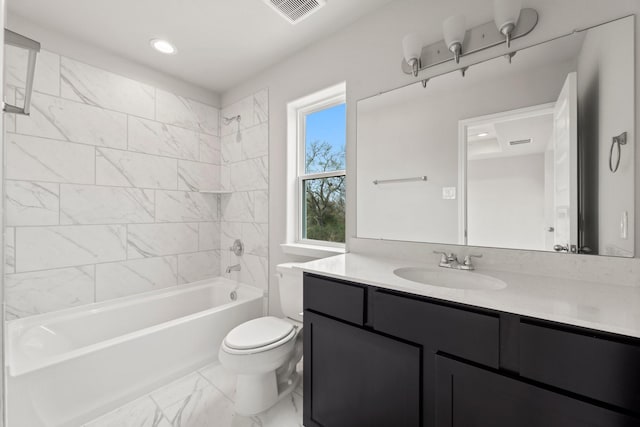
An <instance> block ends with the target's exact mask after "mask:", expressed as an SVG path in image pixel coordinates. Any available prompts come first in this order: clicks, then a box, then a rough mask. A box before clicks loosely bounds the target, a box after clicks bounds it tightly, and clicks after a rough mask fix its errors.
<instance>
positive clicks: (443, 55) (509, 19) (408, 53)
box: [401, 0, 538, 77]
mask: <svg viewBox="0 0 640 427" xmlns="http://www.w3.org/2000/svg"><path fill="white" fill-rule="evenodd" d="M494 2H495V3H494V7H495V10H494V19H493V21H491V22H486V23H484V24H482V25H478V26H477V27H473V28H471V29H468V30H467V29H466V26H465V18H464V16H462V15H454V16H450V17H449V18H447V19H446V20H445V21H444V22H443V23H442V31H443V35H444V40H440V41H439V42H436V43H433V44H430V45H427V46H421V45H420V42H419V39H418V38H417V37H416V36H415V35H412V34H408V35H406V36H405V37H404V38H403V40H402V50H403V53H404V58H403V59H402V64H401V66H402V71H404V72H405V73H406V74H410V75H413V76H414V77H417V76H418V73H419V72H420V71H421V70H424V69H426V68H429V67H433V66H435V65H439V64H443V63H446V62H448V61H451V60H454V61H455V62H456V64H459V63H460V59H461V58H462V57H463V56H467V55H470V54H472V53H476V52H480V51H483V50H485V49H489V48H492V47H495V46H499V45H501V44H504V43H505V42H506V46H507V49H510V48H511V41H513V40H515V39H517V38H520V37H523V36H526V35H527V34H529V33H530V32H531V31H533V29H534V28H535V27H536V25H537V24H538V12H537V11H536V10H535V9H531V8H524V9H522V8H521V6H522V0H494ZM504 55H505V57H506V58H507V60H508V61H509V62H511V59H512V58H513V56H514V55H515V51H510V52H506V53H504ZM463 74H464V72H463Z"/></svg>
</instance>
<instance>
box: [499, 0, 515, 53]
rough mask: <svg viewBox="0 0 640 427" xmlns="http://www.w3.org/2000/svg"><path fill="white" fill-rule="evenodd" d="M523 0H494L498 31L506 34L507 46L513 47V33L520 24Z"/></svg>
mask: <svg viewBox="0 0 640 427" xmlns="http://www.w3.org/2000/svg"><path fill="white" fill-rule="evenodd" d="M521 9H522V0H494V2H493V14H494V15H493V16H494V17H493V20H494V22H495V23H496V27H497V28H498V31H500V33H501V34H502V35H503V36H505V38H506V40H507V47H511V35H512V33H513V30H514V29H515V28H516V25H518V19H519V18H520V10H521Z"/></svg>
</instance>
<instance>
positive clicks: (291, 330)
mask: <svg viewBox="0 0 640 427" xmlns="http://www.w3.org/2000/svg"><path fill="white" fill-rule="evenodd" d="M296 265H297V264H295V263H286V264H280V265H278V266H277V273H278V286H279V289H280V302H281V304H282V311H283V313H284V315H285V317H284V318H278V317H274V316H265V317H260V318H257V319H253V320H249V321H248V322H245V323H243V324H241V325H239V326H236V327H235V328H234V329H232V330H231V331H230V332H229V333H228V334H227V336H226V337H225V338H224V340H223V342H222V345H221V346H220V351H219V353H218V358H219V359H220V363H221V364H222V366H224V367H225V368H226V369H228V370H229V371H231V372H233V373H234V374H236V375H237V383H236V399H235V411H236V413H237V414H239V415H245V416H250V415H255V414H258V413H260V412H263V411H265V410H267V409H269V408H270V407H272V406H273V405H275V404H276V403H277V402H278V401H279V400H280V399H282V398H283V397H285V396H287V395H288V394H289V393H291V391H293V390H294V389H295V388H296V386H297V385H298V383H299V382H300V378H299V375H298V373H297V372H296V365H297V364H298V362H299V361H300V359H301V358H302V271H301V270H299V269H294V266H296Z"/></svg>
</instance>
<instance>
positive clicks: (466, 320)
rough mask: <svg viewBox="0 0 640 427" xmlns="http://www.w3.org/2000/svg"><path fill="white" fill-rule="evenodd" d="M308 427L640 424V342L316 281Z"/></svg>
mask: <svg viewBox="0 0 640 427" xmlns="http://www.w3.org/2000/svg"><path fill="white" fill-rule="evenodd" d="M304 308H305V314H304V323H305V335H304V340H305V342H304V346H305V348H304V351H305V353H304V354H305V357H304V425H305V426H306V427H315V426H322V427H359V426H363V427H376V426H380V427H387V426H393V427H404V426H406V427H412V426H425V427H431V426H437V427H445V426H446V427H449V426H457V427H474V426H478V427H488V426H491V427H502V426H505V427H516V426H517V427H554V426H562V427H574V426H575V427H577V426H592V427H618V426H625V427H626V426H640V340H637V339H631V338H624V337H620V336H617V335H612V334H607V333H602V332H596V331H591V330H586V329H583V328H576V327H571V326H566V325H560V324H556V323H552V322H545V321H541V320H537V319H530V318H525V317H522V316H517V315H513V314H508V313H501V312H497V311H492V310H485V309H481V308H476V307H469V306H465V305H460V304H456V303H449V302H445V301H441V300H434V299H431V298H427V297H421V296H416V295H411V294H406V293H402V292H395V291H390V290H386V289H381V288H376V287H373V286H366V285H362V284H358V283H351V282H345V281H340V280H336V279H329V278H326V277H322V276H317V275H313V274H308V273H306V274H305V279H304Z"/></svg>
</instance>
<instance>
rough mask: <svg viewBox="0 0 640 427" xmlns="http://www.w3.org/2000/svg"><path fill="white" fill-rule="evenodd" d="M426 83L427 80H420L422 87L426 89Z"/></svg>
mask: <svg viewBox="0 0 640 427" xmlns="http://www.w3.org/2000/svg"><path fill="white" fill-rule="evenodd" d="M427 83H429V79H424V80H422V87H424V88H426V87H427Z"/></svg>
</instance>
